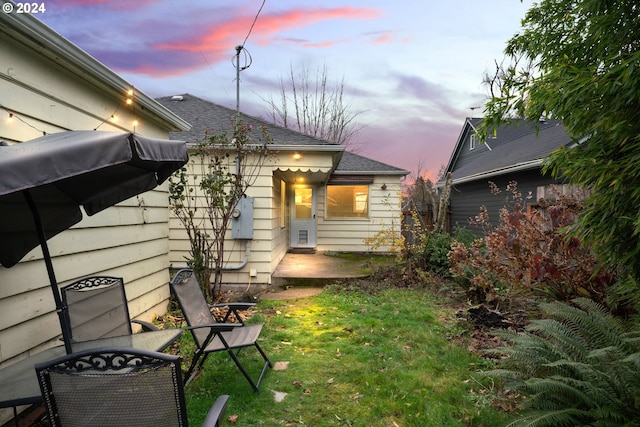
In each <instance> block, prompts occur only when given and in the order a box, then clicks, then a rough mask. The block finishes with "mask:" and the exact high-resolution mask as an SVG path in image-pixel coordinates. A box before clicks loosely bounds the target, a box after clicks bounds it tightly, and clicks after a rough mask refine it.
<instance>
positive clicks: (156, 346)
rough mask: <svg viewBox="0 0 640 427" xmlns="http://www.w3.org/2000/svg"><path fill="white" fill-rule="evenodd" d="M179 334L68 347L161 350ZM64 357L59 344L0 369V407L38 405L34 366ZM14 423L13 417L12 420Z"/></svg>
mask: <svg viewBox="0 0 640 427" xmlns="http://www.w3.org/2000/svg"><path fill="white" fill-rule="evenodd" d="M181 334H182V329H164V330H159V331H150V332H142V333H138V334H133V335H124V336H120V337H110V338H101V339H98V340H92V341H83V342H77V343H73V344H72V349H73V351H74V352H77V351H82V350H88V349H91V348H99V347H129V348H136V349H141V350H152V351H162V350H164V349H165V348H167V347H169V346H170V345H171V344H172V343H173V342H174V341H175V340H177V339H178V338H179V337H180V335H181ZM65 354H66V351H65V348H64V346H62V345H60V346H57V347H52V348H49V349H47V350H44V351H41V352H38V353H36V354H33V355H31V356H29V357H27V358H26V359H23V360H20V361H19V362H16V363H14V364H11V365H9V366H7V367H4V368H2V369H0V385H1V387H0V408H11V407H13V408H14V416H15V415H16V412H15V408H16V407H17V406H21V405H30V404H36V403H40V402H42V395H41V394H40V385H39V384H38V378H37V377H36V371H35V369H34V366H35V365H36V364H37V363H41V362H46V361H49V360H52V359H55V358H56V357H60V356H64V355H65ZM16 420H17V418H16Z"/></svg>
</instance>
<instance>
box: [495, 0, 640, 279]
mask: <svg viewBox="0 0 640 427" xmlns="http://www.w3.org/2000/svg"><path fill="white" fill-rule="evenodd" d="M505 52H506V54H507V57H508V58H509V59H510V60H512V63H511V65H509V66H508V68H506V69H504V70H499V71H498V72H497V73H496V76H495V78H492V79H490V80H491V81H492V82H493V83H494V84H493V85H492V95H493V97H492V100H491V101H490V102H489V103H488V104H487V107H486V110H485V112H486V115H487V121H486V124H487V125H488V126H487V129H486V130H487V131H490V130H491V129H492V127H494V126H495V125H496V124H497V123H499V122H500V121H501V120H503V118H504V117H509V116H511V117H512V116H514V115H515V116H518V117H525V118H527V119H530V120H532V121H537V120H538V119H539V118H540V117H543V116H547V117H554V118H557V119H560V120H561V121H562V123H563V124H564V126H565V128H566V130H567V132H568V133H569V135H571V136H572V137H573V138H574V139H575V140H576V141H580V142H581V144H580V145H579V146H578V147H575V148H567V149H563V150H560V151H558V152H556V153H555V154H553V155H552V156H551V160H550V161H549V162H548V164H547V166H546V167H547V170H550V171H552V172H553V173H554V174H555V175H560V174H562V175H563V176H564V177H566V178H568V179H569V180H570V181H571V182H572V183H574V184H579V185H582V186H584V187H586V188H590V189H591V190H592V196H591V197H590V199H589V200H588V203H587V204H586V210H585V212H584V214H583V215H582V216H581V219H580V221H579V223H577V224H576V226H575V227H574V228H573V231H574V233H575V235H576V236H578V237H579V238H580V239H581V240H584V241H585V242H586V243H588V244H592V245H593V247H594V249H595V250H596V252H597V253H598V254H599V255H600V256H601V257H602V258H603V260H604V261H605V262H606V263H607V264H608V265H610V266H611V265H620V266H622V267H623V268H624V269H625V271H626V272H627V273H629V274H630V275H632V276H633V277H634V279H635V282H636V283H637V282H638V278H640V209H638V206H640V186H638V182H640V155H639V154H638V153H640V95H639V94H640V73H638V70H639V69H640V68H639V67H640V5H639V4H638V2H637V0H618V1H602V0H542V1H540V2H537V3H534V5H533V7H532V8H531V9H530V10H529V12H528V13H527V15H526V17H525V19H524V20H523V22H522V30H521V31H520V33H519V34H517V35H515V36H514V37H513V38H512V39H511V40H510V41H509V42H508V44H507V48H506V50H505ZM523 65H524V66H523ZM496 91H497V92H499V93H496ZM635 290H636V292H639V291H640V290H639V289H638V287H637V286H636V287H635Z"/></svg>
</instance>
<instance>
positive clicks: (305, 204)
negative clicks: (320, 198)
mask: <svg viewBox="0 0 640 427" xmlns="http://www.w3.org/2000/svg"><path fill="white" fill-rule="evenodd" d="M294 192H295V202H296V219H311V214H312V212H311V211H312V203H313V189H312V188H296V189H295V190H294Z"/></svg>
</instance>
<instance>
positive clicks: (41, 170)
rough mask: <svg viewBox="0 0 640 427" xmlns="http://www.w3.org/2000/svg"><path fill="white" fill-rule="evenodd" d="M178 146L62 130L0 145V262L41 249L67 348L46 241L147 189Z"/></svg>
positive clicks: (181, 151) (178, 157)
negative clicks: (84, 218) (86, 216)
mask: <svg viewBox="0 0 640 427" xmlns="http://www.w3.org/2000/svg"><path fill="white" fill-rule="evenodd" d="M188 159H189V157H188V155H187V149H186V144H185V143H184V142H182V141H169V140H160V139H151V138H144V137H141V136H139V135H134V134H131V133H121V132H99V131H70V132H61V133H56V134H52V135H46V136H43V137H41V138H37V139H34V140H31V141H27V142H23V143H20V144H15V145H11V146H3V147H0V264H2V265H3V266H5V267H11V266H13V265H15V264H16V263H17V262H18V261H20V260H21V259H22V258H23V257H24V256H25V255H26V254H27V252H29V251H30V250H31V249H33V248H35V247H36V246H38V245H39V246H40V247H41V248H42V254H43V256H44V261H45V265H46V268H47V274H48V276H49V283H50V285H51V290H52V292H53V298H54V300H55V304H56V311H57V313H58V317H59V318H60V328H61V330H62V338H63V341H64V345H65V350H66V351H67V353H70V352H71V351H72V349H71V333H70V326H69V323H68V319H67V315H66V311H67V310H66V307H65V306H64V304H63V303H62V298H61V297H60V291H59V289H58V282H57V280H56V276H55V273H54V269H53V264H52V261H51V256H50V254H49V248H48V245H47V240H48V239H50V238H51V237H53V236H55V235H56V234H58V233H60V232H62V231H64V230H66V229H67V228H69V227H71V226H72V225H74V224H76V223H78V222H80V220H82V211H81V210H80V206H82V207H83V208H84V210H85V212H86V213H87V214H88V215H93V214H95V213H97V212H100V211H101V210H103V209H106V208H108V207H109V206H112V205H115V204H116V203H118V202H121V201H123V200H126V199H128V198H130V197H133V196H135V195H137V194H140V193H144V192H145V191H148V190H151V189H152V188H154V187H156V186H157V185H158V184H161V183H162V182H164V181H165V180H166V179H167V178H168V177H169V176H170V175H171V174H172V173H173V172H175V171H176V170H178V169H179V168H181V167H182V166H183V165H184V164H185V163H186V162H187V161H188Z"/></svg>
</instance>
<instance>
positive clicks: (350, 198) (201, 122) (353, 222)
mask: <svg viewBox="0 0 640 427" xmlns="http://www.w3.org/2000/svg"><path fill="white" fill-rule="evenodd" d="M157 101H158V102H159V103H160V104H162V105H163V106H165V107H166V108H167V109H169V110H171V111H172V112H173V113H175V114H176V115H178V116H180V117H182V118H183V119H184V120H186V121H188V122H189V123H190V124H191V125H192V128H191V130H189V131H185V132H172V133H171V138H174V139H180V140H184V141H187V143H193V142H197V141H202V140H203V138H204V136H205V134H207V133H208V134H209V135H211V134H220V133H222V132H226V133H227V134H228V135H231V134H232V133H233V132H232V130H233V119H234V117H236V116H237V114H238V113H237V112H236V111H235V110H232V109H229V108H226V107H223V106H220V105H217V104H214V103H212V102H209V101H206V100H204V99H202V98H199V97H197V96H193V95H190V94H183V95H176V96H168V97H163V98H158V99H157ZM241 117H242V120H243V122H244V124H248V125H252V126H253V128H254V129H256V128H257V127H259V126H266V128H267V129H268V132H269V136H270V137H271V138H272V142H271V144H270V145H269V148H270V150H271V151H272V152H273V154H274V156H273V158H270V159H269V160H268V161H267V163H266V164H265V165H264V166H263V167H262V168H261V170H260V172H259V173H258V179H257V180H256V182H255V184H254V185H252V186H251V187H250V188H249V189H248V192H247V193H248V194H247V195H248V196H249V197H250V198H252V199H253V205H254V209H253V218H252V219H251V223H250V225H251V227H252V228H253V237H252V238H251V239H245V240H233V239H232V238H231V236H230V241H229V242H228V244H225V248H229V253H228V254H227V255H228V258H227V259H225V263H227V264H229V265H232V266H234V267H235V266H240V268H230V269H228V270H230V271H226V272H225V274H224V275H223V283H225V284H247V283H251V284H255V285H270V284H272V274H273V272H274V270H275V268H276V267H277V265H278V264H279V263H280V261H281V260H282V258H284V256H285V254H286V253H287V252H289V251H296V250H300V251H335V252H370V251H378V252H388V251H389V250H390V246H388V245H387V246H383V247H379V248H377V247H376V248H373V247H372V246H371V245H370V244H368V243H367V239H370V238H373V237H374V236H375V235H376V234H377V233H379V232H380V231H382V230H395V231H396V232H397V233H398V235H399V233H400V200H401V181H402V178H403V177H404V176H406V175H407V174H408V172H407V171H406V170H403V169H400V168H397V167H394V166H390V165H387V164H384V163H381V162H377V161H375V160H372V159H369V158H366V157H363V156H360V155H357V154H354V153H350V152H348V151H345V147H344V146H343V145H338V144H333V143H330V142H327V141H324V140H320V139H317V138H313V137H310V136H308V135H305V134H302V133H299V132H295V131H293V130H290V129H286V128H284V127H281V126H277V125H274V124H273V123H269V122H267V121H265V120H262V119H259V118H256V117H252V116H247V115H245V114H241ZM254 132H257V131H255V130H254ZM170 236H171V238H170V246H171V255H170V258H171V262H172V265H173V266H181V265H184V263H185V256H187V255H188V251H189V245H188V241H187V240H186V233H185V232H184V230H182V226H181V224H180V223H179V221H178V220H177V219H175V218H174V219H173V220H172V221H171V233H170ZM225 250H226V249H225Z"/></svg>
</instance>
